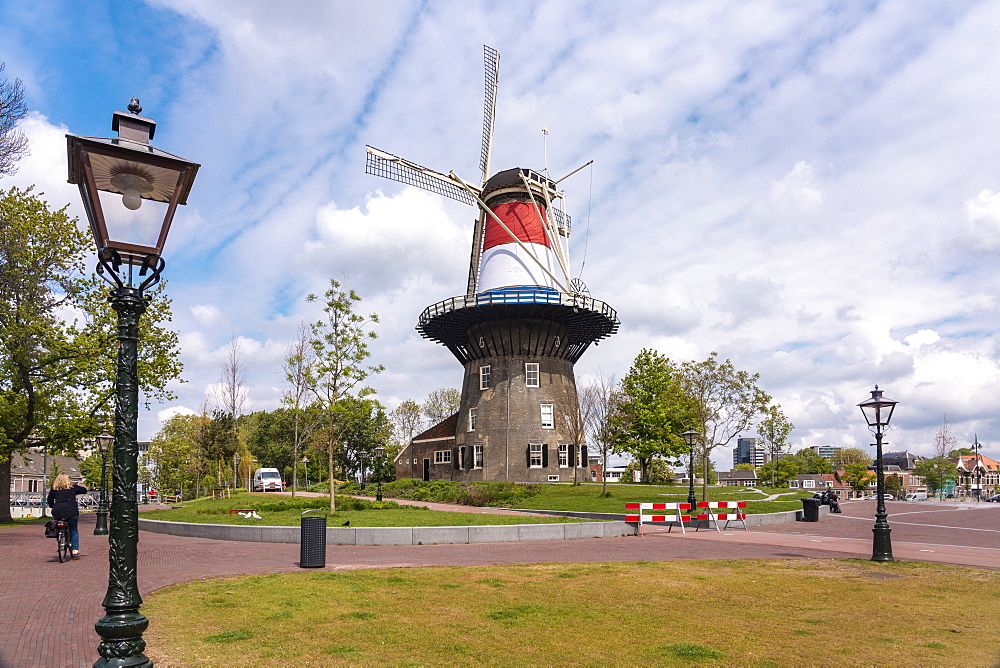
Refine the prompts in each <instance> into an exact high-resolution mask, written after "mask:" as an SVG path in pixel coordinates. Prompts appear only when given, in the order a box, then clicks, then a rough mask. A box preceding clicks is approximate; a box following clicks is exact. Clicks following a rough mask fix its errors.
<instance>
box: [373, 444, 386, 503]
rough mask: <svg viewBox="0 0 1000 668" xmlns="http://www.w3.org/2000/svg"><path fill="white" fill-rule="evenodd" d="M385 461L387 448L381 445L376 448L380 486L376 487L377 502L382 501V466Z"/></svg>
mask: <svg viewBox="0 0 1000 668" xmlns="http://www.w3.org/2000/svg"><path fill="white" fill-rule="evenodd" d="M384 459H385V448H383V447H382V446H381V445H380V446H378V447H376V448H375V461H376V462H377V464H376V465H377V466H378V485H377V486H376V487H375V500H376V501H381V500H382V464H383V463H384V461H383V460H384Z"/></svg>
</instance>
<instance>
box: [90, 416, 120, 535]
mask: <svg viewBox="0 0 1000 668" xmlns="http://www.w3.org/2000/svg"><path fill="white" fill-rule="evenodd" d="M95 440H96V441H97V449H98V451H99V452H100V453H101V492H100V494H99V495H98V500H97V526H96V527H94V535H95V536H107V535H108V450H110V449H111V443H112V442H114V440H115V437H114V436H112V435H111V434H109V433H108V428H107V427H104V426H103V425H102V428H101V433H100V434H99V435H98V436H97V437H96V439H95Z"/></svg>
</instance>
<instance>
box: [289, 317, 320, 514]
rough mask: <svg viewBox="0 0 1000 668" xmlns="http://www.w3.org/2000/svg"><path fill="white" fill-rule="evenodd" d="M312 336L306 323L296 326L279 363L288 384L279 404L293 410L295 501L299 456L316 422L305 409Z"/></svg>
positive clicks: (312, 354) (313, 355)
mask: <svg viewBox="0 0 1000 668" xmlns="http://www.w3.org/2000/svg"><path fill="white" fill-rule="evenodd" d="M311 333H312V332H311V330H310V328H309V326H308V325H307V324H306V323H304V322H303V323H300V324H299V330H298V333H297V335H296V337H295V340H294V341H292V343H291V344H290V345H289V346H288V350H287V352H286V353H285V360H284V362H283V363H282V369H283V370H284V372H285V381H286V382H287V383H288V389H286V390H285V396H284V398H283V399H282V401H283V402H284V403H285V405H286V406H288V407H289V408H290V409H291V411H292V498H295V492H296V490H297V487H298V481H299V469H298V466H299V453H300V452H301V450H302V444H303V443H304V442H305V440H306V439H307V438H308V437H309V434H310V433H311V432H312V430H313V427H314V426H315V424H316V421H315V420H311V419H309V417H310V416H309V413H308V410H307V404H308V401H307V396H308V395H309V387H310V383H311V378H312V374H313V370H314V367H315V366H316V352H315V350H313V347H312V337H311ZM307 477H308V476H307Z"/></svg>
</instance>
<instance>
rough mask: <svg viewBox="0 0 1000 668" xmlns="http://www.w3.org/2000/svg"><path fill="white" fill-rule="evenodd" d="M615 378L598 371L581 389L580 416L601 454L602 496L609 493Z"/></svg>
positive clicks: (590, 439) (589, 437)
mask: <svg viewBox="0 0 1000 668" xmlns="http://www.w3.org/2000/svg"><path fill="white" fill-rule="evenodd" d="M614 402H615V379H614V377H612V376H605V375H604V374H603V373H601V372H600V371H598V373H597V376H596V377H595V378H594V380H593V381H591V382H590V383H588V384H587V385H584V386H583V387H582V388H581V389H580V417H581V419H582V420H583V425H584V428H585V430H586V433H587V439H588V442H589V443H592V444H594V446H595V447H596V448H597V451H598V452H599V453H600V455H601V496H607V495H608V477H607V470H608V453H609V452H610V451H611V434H612V428H611V425H610V423H609V418H610V416H611V415H612V413H614Z"/></svg>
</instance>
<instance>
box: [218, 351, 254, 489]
mask: <svg viewBox="0 0 1000 668" xmlns="http://www.w3.org/2000/svg"><path fill="white" fill-rule="evenodd" d="M249 395H250V389H249V386H248V385H247V369H246V364H245V363H244V361H243V353H242V351H241V349H240V339H239V337H238V336H236V335H235V334H234V335H233V337H232V338H231V339H230V340H229V346H228V347H227V350H226V358H225V360H224V361H223V362H222V372H221V373H220V375H219V388H218V392H217V394H216V397H215V400H216V405H217V406H218V407H219V410H221V411H222V412H223V413H225V414H226V415H229V416H230V417H232V420H233V434H232V438H233V447H234V448H235V452H236V453H237V454H239V456H240V458H241V460H242V461H243V462H245V463H246V464H245V466H249V465H250V452H249V451H248V450H247V448H246V444H245V443H244V442H243V439H242V438H240V427H239V419H238V418H239V416H240V415H242V414H243V413H244V412H245V409H246V405H247V399H248V397H249ZM238 474H239V471H237V470H236V467H235V466H234V473H233V477H234V481H233V484H234V485H237V486H238V484H239V481H238V480H235V478H236V477H238Z"/></svg>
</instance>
